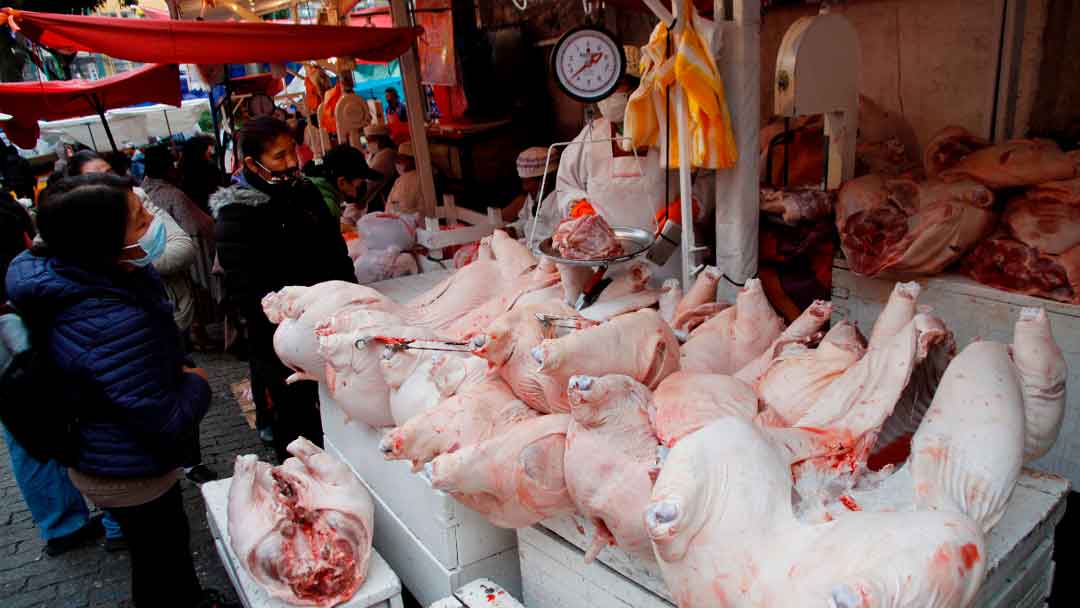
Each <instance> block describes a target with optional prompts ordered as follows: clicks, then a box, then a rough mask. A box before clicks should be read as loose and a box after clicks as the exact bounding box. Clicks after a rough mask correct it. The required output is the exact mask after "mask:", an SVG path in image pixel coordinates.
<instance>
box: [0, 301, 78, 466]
mask: <svg viewBox="0 0 1080 608" xmlns="http://www.w3.org/2000/svg"><path fill="white" fill-rule="evenodd" d="M0 313H4V318H3V325H0V341H3V342H4V347H3V348H2V350H4V351H7V352H8V353H10V354H11V355H12V356H11V359H10V361H8V362H7V366H6V367H0V422H3V423H4V427H5V428H7V430H8V432H10V433H11V435H12V436H13V437H14V438H15V441H16V442H18V444H19V445H20V446H21V447H22V448H23V449H24V450H26V451H27V453H29V454H30V455H31V456H32V457H33V458H34V459H36V460H38V461H40V462H48V461H49V460H56V461H57V462H59V463H60V464H62V465H64V466H71V465H73V464H74V463H75V462H76V459H77V457H78V453H79V435H78V423H79V421H78V417H77V415H76V410H75V404H74V403H73V402H72V400H71V399H70V397H69V396H68V394H65V393H66V391H64V390H63V388H62V387H64V386H66V381H65V380H64V379H63V378H62V377H61V376H60V372H59V370H58V369H57V368H56V365H55V364H54V363H53V361H52V357H50V356H49V354H48V353H47V352H43V351H45V350H46V349H42V348H35V345H40V344H42V343H44V340H43V339H42V338H43V337H44V336H45V335H47V334H46V333H45V332H46V331H47V325H45V324H41V323H27V322H26V321H27V320H26V319H25V318H24V317H23V316H21V315H19V314H18V313H17V312H16V311H14V310H13V309H12V308H10V307H9V306H0ZM26 336H29V343H27V340H26V339H25V338H26ZM3 363H4V362H3V361H0V366H2V365H3Z"/></svg>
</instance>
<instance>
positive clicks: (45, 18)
mask: <svg viewBox="0 0 1080 608" xmlns="http://www.w3.org/2000/svg"><path fill="white" fill-rule="evenodd" d="M5 22H7V23H9V24H11V25H13V26H14V28H13V29H18V31H19V32H20V33H22V34H23V35H24V36H26V37H27V38H30V39H31V40H33V41H34V42H36V43H38V44H41V45H44V46H47V47H49V48H53V49H57V50H63V51H69V52H70V51H86V52H88V53H103V54H105V55H109V56H110V57H115V58H117V59H127V60H128V61H140V62H143V63H195V64H221V63H286V62H290V61H307V60H310V59H324V58H327V57H351V58H353V59H356V60H357V61H362V62H367V63H385V62H388V61H391V60H393V59H396V58H397V57H399V56H400V55H401V54H402V53H404V52H405V51H406V50H408V49H409V46H410V45H412V43H413V40H415V39H416V37H417V36H418V35H419V34H420V33H421V32H422V31H423V29H422V28H413V27H405V28H400V27H338V26H332V25H286V24H278V23H265V22H263V23H254V22H247V21H244V22H234V21H214V22H211V21H163V20H158V19H123V18H119V17H83V16H79V15H55V14H51V13H35V12H30V11H18V10H15V9H11V8H3V9H0V25H2V24H3V23H5Z"/></svg>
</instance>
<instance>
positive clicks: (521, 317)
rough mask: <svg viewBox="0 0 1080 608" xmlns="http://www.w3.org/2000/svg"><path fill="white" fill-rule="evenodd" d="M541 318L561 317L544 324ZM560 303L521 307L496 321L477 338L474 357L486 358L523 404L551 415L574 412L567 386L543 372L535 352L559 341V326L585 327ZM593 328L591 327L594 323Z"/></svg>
mask: <svg viewBox="0 0 1080 608" xmlns="http://www.w3.org/2000/svg"><path fill="white" fill-rule="evenodd" d="M538 315H550V316H553V317H556V318H558V321H555V322H544V321H542V320H541V318H540V317H538ZM579 319H580V317H578V314H577V313H576V312H575V311H574V310H573V309H572V308H570V307H568V306H566V305H565V304H563V303H562V302H560V301H557V300H550V301H548V302H546V303H542V304H531V305H528V306H521V307H518V308H515V309H514V310H512V311H510V312H507V313H504V314H503V315H501V316H499V317H498V318H496V319H495V320H494V321H493V322H492V323H491V325H488V327H487V329H485V330H484V332H483V333H481V334H477V335H476V336H474V337H473V339H472V342H471V345H472V352H473V354H475V355H477V356H478V357H482V358H483V359H484V360H486V361H487V362H488V366H489V367H490V368H491V369H492V370H494V371H495V372H496V373H497V374H498V376H499V377H500V378H502V379H503V380H504V381H505V382H506V383H507V384H508V385H509V386H510V388H511V389H512V390H513V391H514V394H515V395H517V396H518V397H519V398H520V399H521V400H522V401H524V402H525V403H527V404H528V405H529V407H531V408H533V409H534V410H536V411H538V412H541V413H544V414H550V413H553V412H562V413H566V412H569V411H570V402H569V401H567V398H566V385H565V384H560V383H559V379H558V378H555V377H552V376H551V375H550V374H545V373H542V372H541V371H540V369H539V366H537V364H536V360H535V359H533V357H532V349H534V348H536V347H537V346H539V345H540V343H541V342H543V341H544V340H547V339H551V338H555V337H556V336H557V335H558V333H557V331H558V327H559V325H565V324H571V325H576V324H578V323H579V322H581V323H582V325H581V326H585V324H584V323H583V322H584V319H580V321H578V320H579ZM590 325H591V324H590Z"/></svg>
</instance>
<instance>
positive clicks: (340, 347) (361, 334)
mask: <svg viewBox="0 0 1080 608" xmlns="http://www.w3.org/2000/svg"><path fill="white" fill-rule="evenodd" d="M344 323H346V322H345V321H337V322H336V323H334V325H335V326H340V325H341V324H344ZM347 324H348V325H349V326H351V327H352V328H353V330H352V331H349V332H347V333H345V332H338V331H335V330H334V329H333V328H332V327H327V328H324V329H322V330H319V355H320V356H321V357H322V358H323V360H325V361H326V388H327V392H328V393H329V395H330V397H332V398H333V399H334V401H335V402H336V403H337V404H338V406H340V407H341V409H342V411H343V412H344V413H345V417H346V419H347V420H354V421H357V422H362V423H364V424H367V425H368V426H371V427H374V428H379V427H384V426H393V425H394V417H393V414H392V412H391V410H390V387H389V386H387V384H386V379H385V378H384V377H383V373H382V356H383V352H384V349H385V344H384V343H383V341H382V340H380V338H383V337H390V338H402V339H414V340H438V339H439V336H437V335H435V334H434V332H432V331H431V330H429V329H426V328H422V327H413V326H409V325H395V324H388V323H385V322H384V320H383V319H380V318H377V317H375V316H374V313H372V312H370V311H354V312H352V313H351V320H350V321H348V322H347Z"/></svg>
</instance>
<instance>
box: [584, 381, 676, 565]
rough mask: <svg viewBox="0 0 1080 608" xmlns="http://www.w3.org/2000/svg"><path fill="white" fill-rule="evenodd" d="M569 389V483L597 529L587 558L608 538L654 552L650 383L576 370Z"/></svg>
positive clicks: (637, 552) (633, 549) (654, 446)
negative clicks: (648, 521) (648, 523)
mask: <svg viewBox="0 0 1080 608" xmlns="http://www.w3.org/2000/svg"><path fill="white" fill-rule="evenodd" d="M568 392H569V394H570V417H571V420H570V427H569V430H568V431H567V432H566V465H565V468H564V471H565V474H566V487H567V489H568V490H569V491H570V497H571V498H572V499H573V501H574V505H575V506H577V511H578V513H580V514H581V515H582V516H584V517H585V518H587V519H589V520H590V521H592V522H593V524H594V526H595V529H596V533H595V536H594V537H593V541H592V546H591V547H590V548H589V550H588V551H586V552H585V563H590V562H592V561H593V559H594V558H595V557H596V556H597V555H598V554H599V553H600V551H601V550H603V549H604V547H606V546H607V545H609V544H615V545H618V546H619V548H621V549H622V550H624V551H627V552H628V553H631V554H633V555H637V556H639V557H645V558H649V557H652V545H650V544H649V534H648V532H647V531H646V530H645V519H644V518H643V517H642V516H641V514H642V513H644V512H645V509H646V507H648V506H649V494H650V492H652V479H651V478H650V477H649V474H650V471H651V470H652V469H653V468H654V467H655V465H656V451H657V447H658V446H659V443H658V442H657V440H656V435H655V434H653V429H652V425H651V423H650V422H649V419H650V417H651V416H650V401H651V400H652V395H651V394H650V393H649V389H647V388H645V387H644V386H642V385H641V384H640V383H638V382H636V381H635V380H634V379H633V378H630V377H628V376H617V375H611V376H603V377H600V378H594V377H592V376H574V377H573V378H571V379H570V386H569V389H568Z"/></svg>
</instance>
